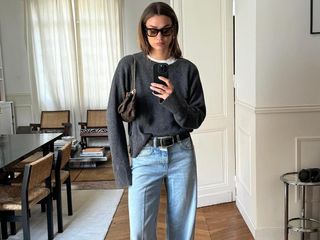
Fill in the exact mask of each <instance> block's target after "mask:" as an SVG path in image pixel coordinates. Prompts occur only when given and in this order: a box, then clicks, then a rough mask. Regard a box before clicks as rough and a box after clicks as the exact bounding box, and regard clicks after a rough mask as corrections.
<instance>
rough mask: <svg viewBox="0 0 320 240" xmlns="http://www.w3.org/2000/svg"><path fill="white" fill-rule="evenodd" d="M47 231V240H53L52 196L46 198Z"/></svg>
mask: <svg viewBox="0 0 320 240" xmlns="http://www.w3.org/2000/svg"><path fill="white" fill-rule="evenodd" d="M47 229H48V240H52V239H53V214H52V196H51V194H50V195H49V196H48V197H47Z"/></svg>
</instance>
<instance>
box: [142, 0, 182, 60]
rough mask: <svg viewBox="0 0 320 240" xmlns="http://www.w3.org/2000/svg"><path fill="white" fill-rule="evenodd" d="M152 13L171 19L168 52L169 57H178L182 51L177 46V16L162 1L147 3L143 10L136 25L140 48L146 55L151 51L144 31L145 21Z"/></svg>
mask: <svg viewBox="0 0 320 240" xmlns="http://www.w3.org/2000/svg"><path fill="white" fill-rule="evenodd" d="M154 15H164V16H167V17H169V18H170V19H171V22H172V27H173V36H172V40H171V43H170V46H169V53H170V56H171V57H174V58H180V57H181V55H182V53H181V49H180V47H179V43H178V39H177V35H178V30H179V24H178V18H177V16H176V14H175V12H174V10H173V9H172V8H171V7H170V6H169V5H168V4H166V3H164V2H154V3H151V4H149V5H148V6H147V7H146V9H145V10H144V11H143V13H142V15H141V18H140V21H139V26H138V39H139V45H140V49H141V50H142V51H143V52H144V53H145V54H146V55H147V54H149V53H150V51H151V46H150V44H149V42H148V36H147V33H146V31H145V27H146V22H147V21H148V19H149V18H151V17H153V16H154Z"/></svg>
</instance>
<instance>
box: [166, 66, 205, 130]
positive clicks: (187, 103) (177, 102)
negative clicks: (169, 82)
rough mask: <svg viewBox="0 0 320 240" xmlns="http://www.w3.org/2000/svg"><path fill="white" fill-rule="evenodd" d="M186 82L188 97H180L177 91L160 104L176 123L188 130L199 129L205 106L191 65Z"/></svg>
mask: <svg viewBox="0 0 320 240" xmlns="http://www.w3.org/2000/svg"><path fill="white" fill-rule="evenodd" d="M192 66H193V69H191V71H190V74H189V76H190V77H189V79H188V80H189V81H188V85H189V86H188V88H189V92H188V97H187V98H184V97H183V96H180V94H179V93H178V92H177V91H175V90H174V91H173V93H172V94H171V95H170V96H169V97H168V98H167V99H166V100H164V101H163V102H162V103H161V104H162V105H163V106H164V107H165V108H167V109H168V110H169V111H170V112H172V114H173V115H174V118H175V120H176V121H177V123H178V124H179V125H180V126H181V127H183V128H185V129H189V130H193V129H196V128H198V127H200V125H201V123H202V122H203V120H204V118H205V116H206V106H205V100H204V95H203V89H202V85H201V81H200V76H199V71H198V69H197V68H196V66H195V65H192Z"/></svg>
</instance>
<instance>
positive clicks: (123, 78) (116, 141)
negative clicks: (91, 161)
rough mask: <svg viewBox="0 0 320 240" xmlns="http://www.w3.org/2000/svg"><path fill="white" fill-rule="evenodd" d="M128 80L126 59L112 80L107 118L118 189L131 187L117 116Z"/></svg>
mask: <svg viewBox="0 0 320 240" xmlns="http://www.w3.org/2000/svg"><path fill="white" fill-rule="evenodd" d="M128 78H130V63H129V62H128V58H123V59H122V60H121V61H120V62H119V64H118V66H117V69H116V71H115V74H114V77H113V80H112V85H111V90H110V94H109V101H108V116H107V120H108V133H109V142H110V149H111V155H112V167H113V172H114V175H115V180H116V184H117V185H118V186H120V187H125V186H128V185H131V181H132V176H131V168H130V164H129V155H128V148H127V141H126V134H125V129H124V125H123V122H122V119H121V116H120V115H119V114H118V106H119V105H120V103H121V101H122V99H123V97H124V93H125V91H126V87H125V86H126V82H127V81H128ZM129 80H130V79H129Z"/></svg>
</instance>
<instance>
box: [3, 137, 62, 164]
mask: <svg viewBox="0 0 320 240" xmlns="http://www.w3.org/2000/svg"><path fill="white" fill-rule="evenodd" d="M62 136H63V133H37V134H12V135H0V169H1V170H6V168H8V167H10V166H12V165H14V164H16V163H18V162H19V161H21V160H23V159H25V158H27V157H29V156H30V155H32V154H34V153H35V152H37V151H43V155H45V154H47V153H49V152H53V150H54V142H55V141H56V140H58V139H60V138H61V137H62Z"/></svg>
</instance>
